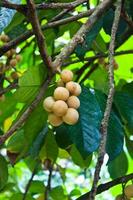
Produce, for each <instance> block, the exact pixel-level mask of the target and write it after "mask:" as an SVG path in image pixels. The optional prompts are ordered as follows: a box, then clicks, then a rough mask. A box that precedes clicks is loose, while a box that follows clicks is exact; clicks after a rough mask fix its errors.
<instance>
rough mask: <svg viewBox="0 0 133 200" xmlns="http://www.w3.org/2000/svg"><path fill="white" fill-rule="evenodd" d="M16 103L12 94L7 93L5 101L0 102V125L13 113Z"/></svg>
mask: <svg viewBox="0 0 133 200" xmlns="http://www.w3.org/2000/svg"><path fill="white" fill-rule="evenodd" d="M16 103H17V101H16V99H15V98H14V95H13V94H12V93H7V94H6V95H5V99H4V100H2V101H0V123H2V122H3V121H4V120H5V119H6V118H7V117H9V116H11V115H12V114H13V113H14V111H15V107H16Z"/></svg>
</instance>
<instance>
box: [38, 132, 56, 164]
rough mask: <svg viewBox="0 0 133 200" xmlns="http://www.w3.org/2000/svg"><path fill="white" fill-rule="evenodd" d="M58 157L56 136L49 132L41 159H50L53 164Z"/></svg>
mask: <svg viewBox="0 0 133 200" xmlns="http://www.w3.org/2000/svg"><path fill="white" fill-rule="evenodd" d="M57 156H58V146H57V143H56V141H55V136H54V134H53V133H52V132H51V131H49V132H48V133H47V135H46V138H45V141H44V145H43V147H42V149H41V151H40V158H41V159H42V160H45V159H49V160H51V161H52V162H53V163H54V162H55V161H56V159H57Z"/></svg>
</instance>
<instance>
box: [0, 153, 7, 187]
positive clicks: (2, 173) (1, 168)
mask: <svg viewBox="0 0 133 200" xmlns="http://www.w3.org/2000/svg"><path fill="white" fill-rule="evenodd" d="M7 180H8V166H7V162H6V160H5V158H4V157H3V156H2V155H0V190H1V189H3V188H4V186H5V185H6V183H7Z"/></svg>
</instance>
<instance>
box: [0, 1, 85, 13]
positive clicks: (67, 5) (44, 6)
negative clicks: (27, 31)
mask: <svg viewBox="0 0 133 200" xmlns="http://www.w3.org/2000/svg"><path fill="white" fill-rule="evenodd" d="M84 2H86V0H77V1H74V2H69V3H41V4H35V9H37V10H44V9H61V8H67V9H73V8H75V7H76V6H77V5H79V4H82V3H84ZM0 6H1V7H5V8H9V9H13V10H17V11H18V12H21V13H23V14H24V15H27V11H28V7H27V5H20V4H14V3H10V2H9V1H6V0H4V1H3V2H0Z"/></svg>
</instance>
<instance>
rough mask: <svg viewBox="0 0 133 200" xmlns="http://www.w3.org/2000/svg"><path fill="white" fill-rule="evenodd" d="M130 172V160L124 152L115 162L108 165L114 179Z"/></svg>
mask: <svg viewBox="0 0 133 200" xmlns="http://www.w3.org/2000/svg"><path fill="white" fill-rule="evenodd" d="M127 170H128V160H127V157H126V154H125V153H124V152H122V153H121V154H120V155H119V156H118V157H117V158H116V159H115V160H113V161H111V162H110V163H109V165H108V171H109V174H110V176H111V178H112V179H115V178H118V177H120V176H124V175H125V174H126V173H127Z"/></svg>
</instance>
